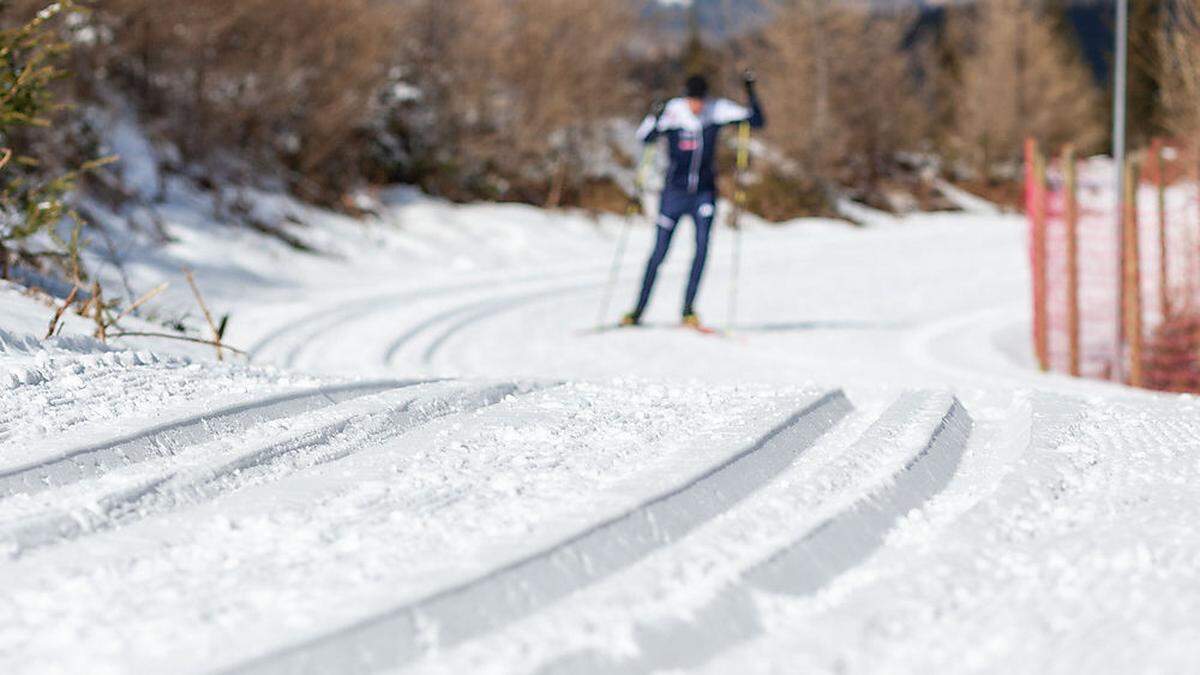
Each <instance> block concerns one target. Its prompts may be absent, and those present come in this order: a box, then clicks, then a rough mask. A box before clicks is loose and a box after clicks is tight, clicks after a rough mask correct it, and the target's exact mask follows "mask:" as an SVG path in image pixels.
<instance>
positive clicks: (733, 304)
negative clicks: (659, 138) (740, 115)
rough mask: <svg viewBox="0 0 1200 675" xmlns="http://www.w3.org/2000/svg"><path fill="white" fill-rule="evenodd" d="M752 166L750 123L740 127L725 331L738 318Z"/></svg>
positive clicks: (729, 328)
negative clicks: (748, 179)
mask: <svg viewBox="0 0 1200 675" xmlns="http://www.w3.org/2000/svg"><path fill="white" fill-rule="evenodd" d="M749 166H750V122H748V121H747V122H742V123H741V124H739V125H738V147H737V174H736V175H735V176H734V184H735V185H736V188H735V189H734V193H733V215H732V217H731V218H730V219H729V225H730V227H732V228H733V269H732V271H731V274H732V278H731V279H730V282H729V318H728V319H727V321H726V326H725V329H726V330H727V331H732V330H733V322H734V320H735V319H736V318H737V300H738V273H739V271H740V270H741V266H742V225H741V223H740V222H739V221H740V219H741V215H742V209H743V208H745V206H746V169H747V168H748V167H749Z"/></svg>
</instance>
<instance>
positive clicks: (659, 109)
mask: <svg viewBox="0 0 1200 675" xmlns="http://www.w3.org/2000/svg"><path fill="white" fill-rule="evenodd" d="M666 111H667V102H666V101H655V102H654V106H653V107H651V108H650V114H651V115H653V116H654V121H655V122H658V121H660V120H662V116H663V113H664V112H666Z"/></svg>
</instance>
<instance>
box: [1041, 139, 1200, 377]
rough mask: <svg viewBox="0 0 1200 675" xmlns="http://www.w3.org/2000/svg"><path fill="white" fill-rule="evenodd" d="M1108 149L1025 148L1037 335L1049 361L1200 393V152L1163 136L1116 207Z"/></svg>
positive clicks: (1134, 163) (1044, 362) (1135, 167)
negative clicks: (1080, 155)
mask: <svg viewBox="0 0 1200 675" xmlns="http://www.w3.org/2000/svg"><path fill="white" fill-rule="evenodd" d="M1116 180H1117V177H1116V175H1115V167H1114V165H1113V163H1112V161H1111V160H1109V159H1107V158H1090V159H1084V160H1078V159H1075V158H1074V156H1073V154H1072V153H1071V152H1070V150H1069V149H1068V150H1067V151H1065V152H1064V153H1062V154H1061V155H1060V156H1058V157H1056V158H1053V159H1052V160H1047V159H1046V158H1044V157H1043V156H1042V155H1041V154H1040V153H1039V152H1038V149H1037V146H1036V144H1035V143H1034V142H1032V141H1030V142H1029V144H1028V146H1027V148H1026V213H1027V215H1028V219H1029V228H1030V259H1031V269H1032V270H1033V303H1034V322H1033V323H1034V335H1033V339H1034V346H1035V353H1036V354H1037V357H1038V360H1039V362H1040V365H1041V366H1042V368H1043V369H1046V370H1054V371H1059V372H1064V373H1071V374H1075V375H1080V376H1083V377H1093V378H1104V379H1121V380H1122V381H1125V382H1128V383H1130V384H1134V385H1137V386H1145V387H1150V388H1154V389H1162V390H1168V391H1192V392H1200V157H1198V156H1197V155H1196V154H1195V153H1193V152H1190V151H1186V150H1184V149H1182V148H1179V147H1176V146H1173V145H1169V144H1163V143H1155V144H1154V145H1153V146H1152V147H1151V148H1149V149H1147V150H1146V151H1145V152H1142V153H1138V154H1137V155H1135V156H1134V157H1133V158H1131V160H1130V164H1129V170H1128V171H1127V180H1126V182H1125V186H1124V189H1123V190H1122V195H1123V196H1124V198H1125V199H1124V201H1125V204H1126V207H1127V208H1126V210H1125V213H1124V214H1123V217H1118V216H1119V214H1118V213H1117V205H1118V200H1117V194H1118V190H1117V185H1116Z"/></svg>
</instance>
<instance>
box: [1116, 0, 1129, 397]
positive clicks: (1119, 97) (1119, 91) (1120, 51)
mask: <svg viewBox="0 0 1200 675" xmlns="http://www.w3.org/2000/svg"><path fill="white" fill-rule="evenodd" d="M1116 2H1117V44H1116V52H1117V58H1116V64H1115V67H1116V70H1115V72H1114V77H1113V161H1114V162H1116V165H1117V181H1116V184H1115V185H1114V186H1113V187H1114V189H1115V191H1116V196H1117V227H1116V234H1117V239H1116V241H1117V251H1116V258H1117V269H1116V277H1117V279H1123V278H1124V271H1125V268H1124V263H1125V255H1124V241H1125V237H1124V230H1123V225H1124V219H1125V103H1126V84H1125V83H1126V74H1127V72H1128V68H1129V56H1128V48H1129V0H1116ZM1124 295H1125V294H1124V292H1122V291H1118V292H1117V317H1116V322H1115V323H1116V328H1117V331H1116V339H1115V340H1114V345H1113V346H1114V347H1115V351H1114V355H1115V357H1116V358H1115V360H1114V364H1113V375H1114V377H1115V379H1116V380H1117V381H1118V382H1120V381H1122V380H1124V379H1125V377H1124V370H1125V363H1124V352H1125V339H1124V316H1123V315H1124V309H1123V301H1124Z"/></svg>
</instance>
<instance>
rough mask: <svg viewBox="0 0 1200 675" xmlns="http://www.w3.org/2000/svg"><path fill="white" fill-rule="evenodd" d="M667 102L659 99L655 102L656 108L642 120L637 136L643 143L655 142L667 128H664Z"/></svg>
mask: <svg viewBox="0 0 1200 675" xmlns="http://www.w3.org/2000/svg"><path fill="white" fill-rule="evenodd" d="M666 109H667V104H666V103H663V102H662V101H658V102H656V103H655V104H654V109H653V110H652V111H651V112H650V114H649V115H646V119H644V120H642V124H641V126H639V127H638V130H637V137H638V140H639V141H641V142H642V143H653V142H654V141H655V139H657V138H658V136H659V134H661V133H662V132H663V131H666V129H664V128H663V123H662V122H663V112H664V111H666Z"/></svg>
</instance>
